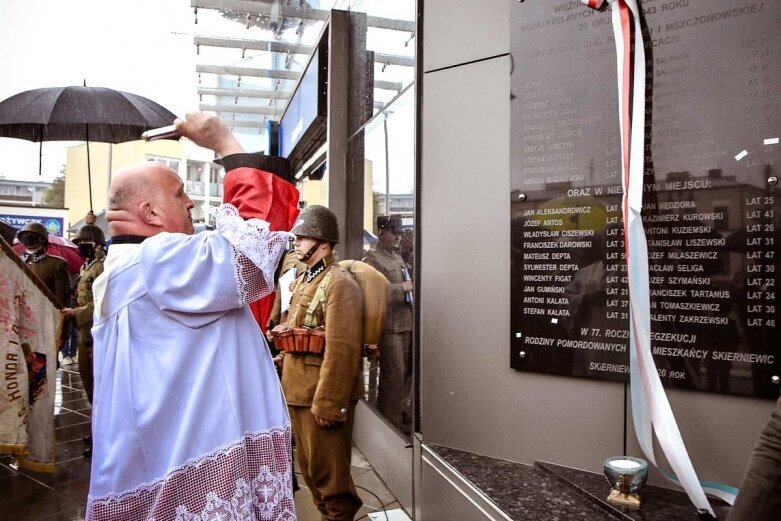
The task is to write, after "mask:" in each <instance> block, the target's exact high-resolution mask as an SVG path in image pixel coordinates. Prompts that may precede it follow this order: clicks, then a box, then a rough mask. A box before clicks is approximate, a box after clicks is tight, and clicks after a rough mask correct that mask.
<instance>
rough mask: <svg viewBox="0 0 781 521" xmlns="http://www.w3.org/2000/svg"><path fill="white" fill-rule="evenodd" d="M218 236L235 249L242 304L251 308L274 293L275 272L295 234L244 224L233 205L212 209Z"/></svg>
mask: <svg viewBox="0 0 781 521" xmlns="http://www.w3.org/2000/svg"><path fill="white" fill-rule="evenodd" d="M209 212H210V213H211V214H212V215H214V216H215V218H216V221H217V232H218V233H219V234H220V235H222V236H223V237H225V238H226V239H227V240H228V241H229V242H230V243H231V246H233V257H232V258H231V262H232V264H233V272H234V275H235V277H236V282H237V293H238V297H239V302H240V303H241V304H247V303H249V302H254V301H255V300H259V299H261V298H263V297H265V296H266V295H268V294H269V293H271V292H272V291H274V272H275V271H276V268H277V265H278V264H279V259H280V258H281V257H282V254H283V253H284V251H285V247H286V245H287V241H288V239H289V238H290V237H292V235H291V234H289V233H287V232H272V231H270V230H269V223H267V222H266V221H263V220H261V219H248V220H246V221H245V220H244V219H243V218H242V217H241V215H239V210H238V209H237V208H236V207H235V206H233V205H232V204H228V203H225V204H222V205H220V206H219V207H218V208H210V209H209Z"/></svg>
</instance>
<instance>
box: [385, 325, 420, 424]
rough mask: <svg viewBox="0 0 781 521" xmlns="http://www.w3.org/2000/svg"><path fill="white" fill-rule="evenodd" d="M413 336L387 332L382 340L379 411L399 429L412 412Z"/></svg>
mask: <svg viewBox="0 0 781 521" xmlns="http://www.w3.org/2000/svg"><path fill="white" fill-rule="evenodd" d="M411 343H412V333H410V332H409V331H407V332H401V333H383V334H382V337H381V338H380V386H379V390H378V391H377V410H378V411H380V412H381V413H382V414H383V416H385V418H387V419H388V421H390V422H391V423H393V424H394V425H396V426H397V427H399V428H401V427H402V413H403V412H409V411H408V408H409V402H410V388H411V384H412V345H411Z"/></svg>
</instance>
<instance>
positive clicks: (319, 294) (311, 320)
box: [304, 269, 333, 327]
mask: <svg viewBox="0 0 781 521" xmlns="http://www.w3.org/2000/svg"><path fill="white" fill-rule="evenodd" d="M332 273H333V270H332V269H331V270H328V273H326V274H325V276H324V277H323V280H321V281H320V284H318V285H317V290H315V296H314V297H312V301H311V302H310V303H309V307H308V308H307V309H306V318H305V319H304V326H305V327H314V326H315V309H317V306H318V305H319V304H320V303H321V302H322V301H324V300H325V288H326V286H328V283H329V282H331V274H332ZM323 315H325V309H323ZM321 325H323V326H324V325H325V324H321Z"/></svg>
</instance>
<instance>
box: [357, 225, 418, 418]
mask: <svg viewBox="0 0 781 521" xmlns="http://www.w3.org/2000/svg"><path fill="white" fill-rule="evenodd" d="M377 233H378V235H379V240H378V241H377V242H376V243H375V244H374V246H373V247H372V249H371V250H369V252H368V253H367V254H366V258H365V259H364V261H365V262H366V263H367V264H370V265H371V266H374V267H375V268H376V269H377V270H378V271H379V272H380V273H382V274H383V275H385V278H387V279H388V281H389V282H390V291H389V293H388V306H387V308H386V311H385V322H384V326H383V332H382V337H381V338H380V346H379V347H380V357H379V364H380V383H379V390H378V392H377V410H379V411H380V412H381V413H382V414H383V415H384V416H385V418H387V419H388V420H389V421H390V422H392V423H393V424H394V425H396V426H397V427H398V428H400V429H402V430H404V431H409V424H408V423H407V422H409V419H408V418H405V416H407V415H408V414H409V402H410V389H411V384H412V321H413V319H412V278H411V276H410V268H409V266H408V265H407V263H406V262H404V259H402V258H401V255H399V254H398V253H397V248H398V246H399V240H400V239H401V234H402V229H401V217H399V216H398V215H391V216H379V217H377ZM405 420H407V422H405Z"/></svg>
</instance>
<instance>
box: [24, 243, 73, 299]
mask: <svg viewBox="0 0 781 521" xmlns="http://www.w3.org/2000/svg"><path fill="white" fill-rule="evenodd" d="M26 264H27V267H28V268H30V269H31V270H32V271H33V273H35V275H37V276H38V278H39V279H41V282H43V283H44V285H45V286H46V287H47V288H49V290H51V292H52V293H53V294H54V296H55V297H57V300H59V301H60V306H61V307H65V306H67V305H68V304H69V303H70V276H69V275H68V262H67V261H66V260H65V259H63V258H60V257H55V256H54V255H46V256H44V257H43V258H42V259H41V260H39V261H38V262H28V263H26Z"/></svg>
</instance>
